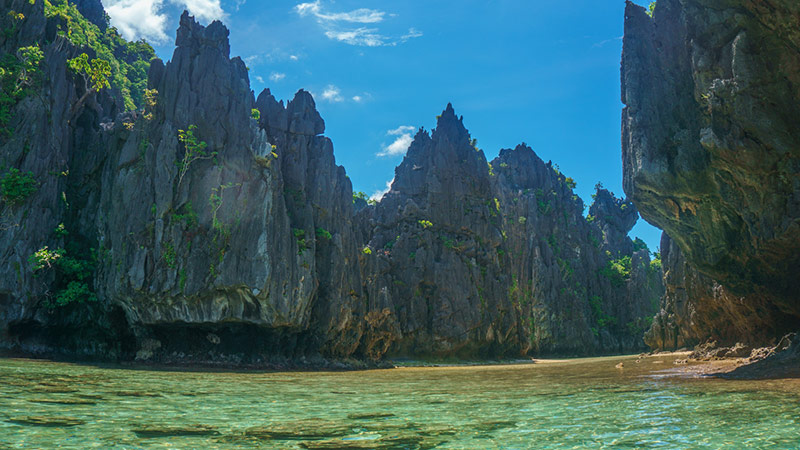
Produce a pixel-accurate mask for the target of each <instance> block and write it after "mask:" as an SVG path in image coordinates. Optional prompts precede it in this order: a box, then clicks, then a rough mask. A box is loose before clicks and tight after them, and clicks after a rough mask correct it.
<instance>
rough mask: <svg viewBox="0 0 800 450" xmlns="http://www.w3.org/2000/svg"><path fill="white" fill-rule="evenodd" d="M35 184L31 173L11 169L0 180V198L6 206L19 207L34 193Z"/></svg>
mask: <svg viewBox="0 0 800 450" xmlns="http://www.w3.org/2000/svg"><path fill="white" fill-rule="evenodd" d="M37 184H38V183H37V182H36V180H35V179H34V178H33V172H20V170H19V169H16V168H13V167H12V168H11V169H9V170H8V172H7V173H6V174H5V175H3V178H0V198H2V200H3V201H4V202H5V203H6V204H9V205H12V206H16V205H19V204H21V203H22V202H24V201H25V200H26V199H27V198H28V197H30V196H31V194H33V193H34V192H36V185H37Z"/></svg>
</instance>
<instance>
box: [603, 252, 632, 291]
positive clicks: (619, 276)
mask: <svg viewBox="0 0 800 450" xmlns="http://www.w3.org/2000/svg"><path fill="white" fill-rule="evenodd" d="M600 274H601V275H603V276H604V277H606V278H608V279H609V280H610V281H611V284H612V285H613V286H615V287H619V286H622V285H623V284H624V283H625V281H626V280H628V279H629V278H630V277H631V257H630V256H623V257H622V258H619V259H612V260H610V261H608V264H606V266H605V267H603V268H602V269H600Z"/></svg>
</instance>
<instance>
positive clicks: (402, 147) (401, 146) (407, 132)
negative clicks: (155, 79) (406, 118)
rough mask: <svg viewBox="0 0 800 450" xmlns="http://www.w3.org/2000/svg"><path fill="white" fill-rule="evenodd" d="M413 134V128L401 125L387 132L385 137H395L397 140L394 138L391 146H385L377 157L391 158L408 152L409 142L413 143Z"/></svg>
mask: <svg viewBox="0 0 800 450" xmlns="http://www.w3.org/2000/svg"><path fill="white" fill-rule="evenodd" d="M413 132H414V127H412V126H409V125H402V126H399V127H397V128H395V129H394V130H389V131H387V132H386V134H387V135H389V136H397V138H395V140H394V141H392V143H391V144H389V145H387V146H385V147H384V148H383V150H381V151H380V152H378V154H377V156H384V157H391V156H400V155H405V153H406V151H408V147H409V146H410V145H411V142H413V141H414V138H413V136H412V135H411V133H413Z"/></svg>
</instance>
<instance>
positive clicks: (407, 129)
mask: <svg viewBox="0 0 800 450" xmlns="http://www.w3.org/2000/svg"><path fill="white" fill-rule="evenodd" d="M412 131H414V127H412V126H411V125H400V126H399V127H397V128H395V129H394V130H389V131H387V132H386V134H388V135H390V136H399V135H401V134H410V133H411V132H412Z"/></svg>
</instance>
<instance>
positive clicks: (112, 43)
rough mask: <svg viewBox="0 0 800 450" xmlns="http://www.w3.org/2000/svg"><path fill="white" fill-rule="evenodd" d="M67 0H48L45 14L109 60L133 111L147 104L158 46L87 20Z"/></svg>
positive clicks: (59, 29)
mask: <svg viewBox="0 0 800 450" xmlns="http://www.w3.org/2000/svg"><path fill="white" fill-rule="evenodd" d="M74 3H75V2H69V1H67V0H51V1H47V0H45V2H44V13H45V16H46V17H47V18H48V19H50V18H53V19H54V20H52V21H49V22H52V23H54V24H55V25H56V31H57V33H58V35H59V36H63V37H65V38H67V39H69V40H70V41H71V42H72V43H73V44H75V45H76V46H77V47H89V48H91V49H92V50H94V52H95V54H96V55H97V57H98V58H100V59H102V60H104V61H107V62H108V64H109V67H110V69H111V75H110V77H109V81H110V83H111V86H113V87H114V88H115V89H119V91H120V93H121V94H122V99H123V102H124V103H125V109H126V110H128V111H132V110H134V109H136V108H137V107H138V108H141V107H143V106H144V95H143V94H144V90H145V89H146V88H147V71H148V69H149V68H150V60H151V59H153V58H155V56H156V54H155V50H153V47H151V46H150V44H148V43H147V42H145V41H143V40H139V41H135V42H128V41H126V40H125V39H123V38H122V36H120V35H119V32H117V29H116V28H114V27H111V26H109V27H107V28H106V29H105V31H101V30H100V28H99V27H98V26H97V25H95V24H93V23H91V22H89V21H88V20H86V18H85V17H83V15H81V13H80V12H79V11H78V8H77V7H76V6H75V4H74Z"/></svg>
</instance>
